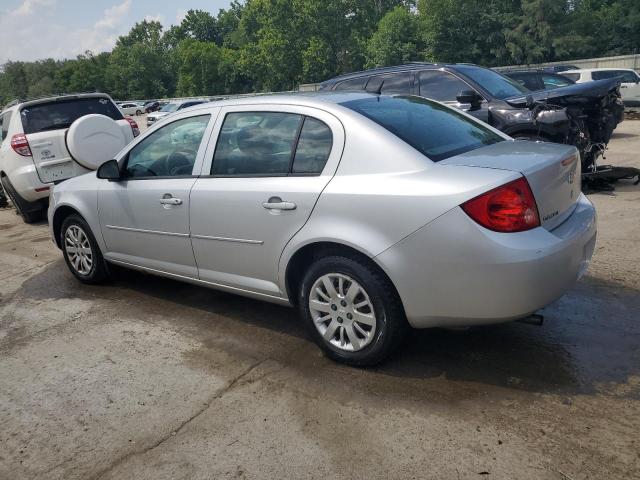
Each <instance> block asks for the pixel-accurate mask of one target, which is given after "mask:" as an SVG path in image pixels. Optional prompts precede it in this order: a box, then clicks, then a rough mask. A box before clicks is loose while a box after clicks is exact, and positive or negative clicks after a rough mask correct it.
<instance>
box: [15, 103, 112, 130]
mask: <svg viewBox="0 0 640 480" xmlns="http://www.w3.org/2000/svg"><path fill="white" fill-rule="evenodd" d="M92 113H97V114H100V115H106V116H107V117H109V118H112V119H113V120H122V119H123V116H122V113H121V112H120V110H119V109H118V107H116V106H115V104H114V103H113V102H112V101H111V100H109V99H108V98H74V99H68V100H61V101H58V102H50V103H39V104H36V105H29V106H26V107H24V108H23V109H22V110H21V111H20V117H21V119H22V127H23V128H24V133H25V134H30V133H37V132H45V131H48V130H61V129H65V128H69V127H70V126H71V124H72V123H73V122H75V121H76V120H77V119H78V118H80V117H84V116H85V115H89V114H92Z"/></svg>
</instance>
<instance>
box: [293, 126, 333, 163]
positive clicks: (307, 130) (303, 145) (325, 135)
mask: <svg viewBox="0 0 640 480" xmlns="http://www.w3.org/2000/svg"><path fill="white" fill-rule="evenodd" d="M332 143H333V137H332V135H331V129H329V127H328V126H327V125H326V124H325V123H324V122H321V121H320V120H316V119H315V118H309V117H307V118H305V120H304V124H303V126H302V130H301V131H300V138H299V140H298V147H297V148H296V155H295V157H294V159H293V170H292V172H293V173H317V174H319V173H320V172H322V169H323V168H324V165H325V163H327V159H328V158H329V153H331V145H332Z"/></svg>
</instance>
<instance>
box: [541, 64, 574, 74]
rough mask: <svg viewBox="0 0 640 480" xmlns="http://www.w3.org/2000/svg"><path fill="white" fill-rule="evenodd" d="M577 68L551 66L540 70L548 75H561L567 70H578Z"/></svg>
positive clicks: (572, 66) (571, 66)
mask: <svg viewBox="0 0 640 480" xmlns="http://www.w3.org/2000/svg"><path fill="white" fill-rule="evenodd" d="M577 68H578V67H576V66H575V65H550V66H548V67H542V68H541V69H540V70H542V71H543V72H548V73H560V72H564V71H566V70H576V69H577Z"/></svg>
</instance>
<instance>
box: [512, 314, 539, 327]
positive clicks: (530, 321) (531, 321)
mask: <svg viewBox="0 0 640 480" xmlns="http://www.w3.org/2000/svg"><path fill="white" fill-rule="evenodd" d="M517 321H518V322H520V323H526V324H527V325H534V326H536V327H541V326H542V324H543V323H544V316H542V315H540V314H539V313H534V314H532V315H530V316H528V317H526V318H521V319H520V320H517Z"/></svg>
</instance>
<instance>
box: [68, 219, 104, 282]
mask: <svg viewBox="0 0 640 480" xmlns="http://www.w3.org/2000/svg"><path fill="white" fill-rule="evenodd" d="M60 245H61V246H62V253H63V255H64V259H65V262H66V263H67V267H69V270H71V273H73V275H75V277H76V278H77V279H78V280H80V281H81V282H83V283H89V284H93V283H100V282H102V281H103V280H104V279H105V278H107V267H106V265H105V261H104V259H103V257H102V253H101V252H100V248H99V247H98V244H97V242H96V239H95V238H94V236H93V234H92V233H91V229H90V228H89V225H88V224H87V222H85V221H84V219H83V218H82V217H80V216H78V215H70V216H68V217H67V218H66V219H65V220H64V222H63V223H62V229H61V231H60Z"/></svg>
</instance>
